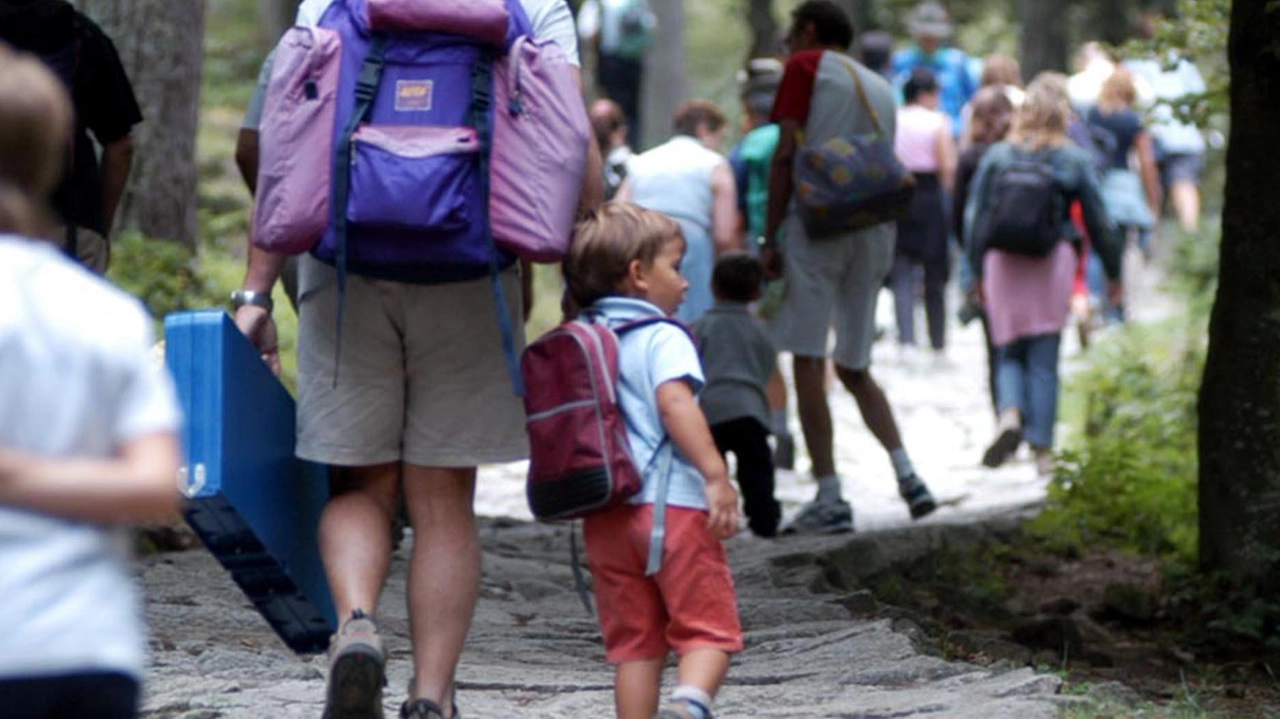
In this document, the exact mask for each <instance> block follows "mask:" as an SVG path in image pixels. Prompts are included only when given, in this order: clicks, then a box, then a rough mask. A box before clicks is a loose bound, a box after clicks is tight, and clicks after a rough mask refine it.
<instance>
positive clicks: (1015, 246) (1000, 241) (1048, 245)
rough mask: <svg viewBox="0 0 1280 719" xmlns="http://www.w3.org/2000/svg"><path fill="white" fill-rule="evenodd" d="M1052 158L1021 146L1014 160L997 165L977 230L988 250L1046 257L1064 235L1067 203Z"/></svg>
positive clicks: (1048, 154)
mask: <svg viewBox="0 0 1280 719" xmlns="http://www.w3.org/2000/svg"><path fill="white" fill-rule="evenodd" d="M1049 157H1050V153H1048V152H1035V153H1030V152H1024V151H1021V150H1015V151H1014V155H1013V159H1012V160H1010V161H1009V162H1003V163H997V164H996V165H995V166H994V167H992V168H991V174H992V177H991V180H990V182H991V190H990V191H989V192H988V193H987V202H986V207H985V208H983V209H982V211H981V215H980V216H979V221H978V227H977V231H976V234H977V238H976V239H978V240H979V241H980V242H981V243H982V247H983V248H984V249H988V250H1003V251H1005V252H1010V253H1013V254H1017V255H1029V256H1031V257H1044V256H1046V255H1048V254H1049V253H1050V252H1052V251H1053V248H1054V247H1056V246H1057V244H1058V241H1059V240H1061V239H1062V237H1063V234H1062V226H1063V222H1064V221H1065V220H1066V207H1067V203H1066V197H1065V194H1064V192H1063V189H1062V187H1061V186H1060V185H1059V183H1058V180H1057V178H1056V177H1055V176H1054V172H1053V165H1052V164H1051V163H1050V161H1049Z"/></svg>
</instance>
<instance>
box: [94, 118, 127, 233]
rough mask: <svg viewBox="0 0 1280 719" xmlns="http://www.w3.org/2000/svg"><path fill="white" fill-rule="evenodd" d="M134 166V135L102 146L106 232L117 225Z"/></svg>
mask: <svg viewBox="0 0 1280 719" xmlns="http://www.w3.org/2000/svg"><path fill="white" fill-rule="evenodd" d="M132 166H133V137H132V136H130V135H125V136H124V137H122V138H120V139H119V140H116V141H115V142H109V143H107V144H106V145H104V146H103V147H102V219H103V227H104V228H105V232H104V234H105V235H106V236H108V237H109V236H110V235H111V228H112V227H113V226H114V225H115V221H116V209H117V208H119V207H120V198H121V197H124V188H125V186H126V185H128V184H129V170H130V169H131V168H132Z"/></svg>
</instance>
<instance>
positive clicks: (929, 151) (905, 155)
mask: <svg viewBox="0 0 1280 719" xmlns="http://www.w3.org/2000/svg"><path fill="white" fill-rule="evenodd" d="M945 122H946V116H945V115H943V114H942V113H941V112H938V111H937V110H930V109H929V108H927V107H923V106H921V105H907V106H906V107H902V108H899V109H898V134H897V135H896V136H894V140H893V149H894V151H895V152H897V153H898V159H900V160H902V164H904V165H906V166H907V169H908V170H911V171H912V172H921V173H923V172H937V171H938V133H940V132H942V130H943V123H945Z"/></svg>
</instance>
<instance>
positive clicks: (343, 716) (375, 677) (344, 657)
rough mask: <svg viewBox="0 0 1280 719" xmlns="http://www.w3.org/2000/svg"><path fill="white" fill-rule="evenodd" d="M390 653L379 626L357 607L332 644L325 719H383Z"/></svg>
mask: <svg viewBox="0 0 1280 719" xmlns="http://www.w3.org/2000/svg"><path fill="white" fill-rule="evenodd" d="M386 664H387V653H386V650H385V649H384V648H383V645H382V637H380V636H379V635H378V627H377V625H375V624H374V623H373V620H372V619H370V618H369V617H367V616H365V614H364V612H361V611H360V610H356V611H355V612H352V614H351V618H350V619H348V620H346V621H345V622H343V623H342V626H341V627H340V628H339V629H338V633H337V634H335V635H333V639H332V640H331V641H330V643H329V688H328V694H327V695H326V698H325V705H324V714H323V719H383V713H382V687H383V686H384V685H385V684H386V683H387V675H386Z"/></svg>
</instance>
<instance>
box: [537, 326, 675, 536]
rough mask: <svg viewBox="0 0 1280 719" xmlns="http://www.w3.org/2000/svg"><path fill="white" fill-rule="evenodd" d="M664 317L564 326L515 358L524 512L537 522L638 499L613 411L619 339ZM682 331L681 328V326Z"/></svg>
mask: <svg viewBox="0 0 1280 719" xmlns="http://www.w3.org/2000/svg"><path fill="white" fill-rule="evenodd" d="M655 322H671V323H673V324H677V325H679V323H677V322H675V321H674V320H671V319H669V318H666V317H646V318H644V319H639V320H635V321H633V322H628V323H626V324H624V325H621V326H619V327H617V328H614V329H610V328H609V327H607V326H605V325H604V324H601V323H596V322H592V321H590V320H586V319H577V320H573V321H570V322H565V323H564V324H561V325H560V326H559V327H557V328H555V329H554V330H551V331H550V332H548V333H547V334H545V335H543V336H542V337H540V338H538V340H536V341H535V342H533V343H532V344H530V345H529V346H528V347H527V348H526V349H525V351H524V354H523V355H522V356H521V358H520V370H521V373H522V374H523V375H524V383H525V388H526V389H525V395H524V407H525V413H526V416H527V420H526V421H527V423H528V430H529V445H530V459H529V479H528V484H527V487H526V492H527V494H528V498H529V509H530V510H531V511H532V512H533V516H534V517H536V518H537V519H540V520H554V519H576V518H579V517H584V516H587V515H589V514H594V513H596V512H599V511H602V510H605V509H608V508H610V507H614V506H617V505H619V504H622V503H623V502H625V501H627V500H628V499H630V498H631V497H632V496H634V495H635V494H636V493H638V492H639V491H640V485H641V472H640V470H639V469H638V468H637V467H636V464H635V461H634V460H633V459H632V456H631V445H630V442H629V441H628V440H627V428H626V424H625V422H624V420H623V416H622V410H621V408H620V407H619V406H618V394H617V385H618V337H619V335H622V334H625V333H627V332H629V331H631V330H634V329H637V328H639V327H644V326H646V325H651V324H653V323H655ZM679 326H680V327H681V328H683V327H684V326H683V325H679Z"/></svg>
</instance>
